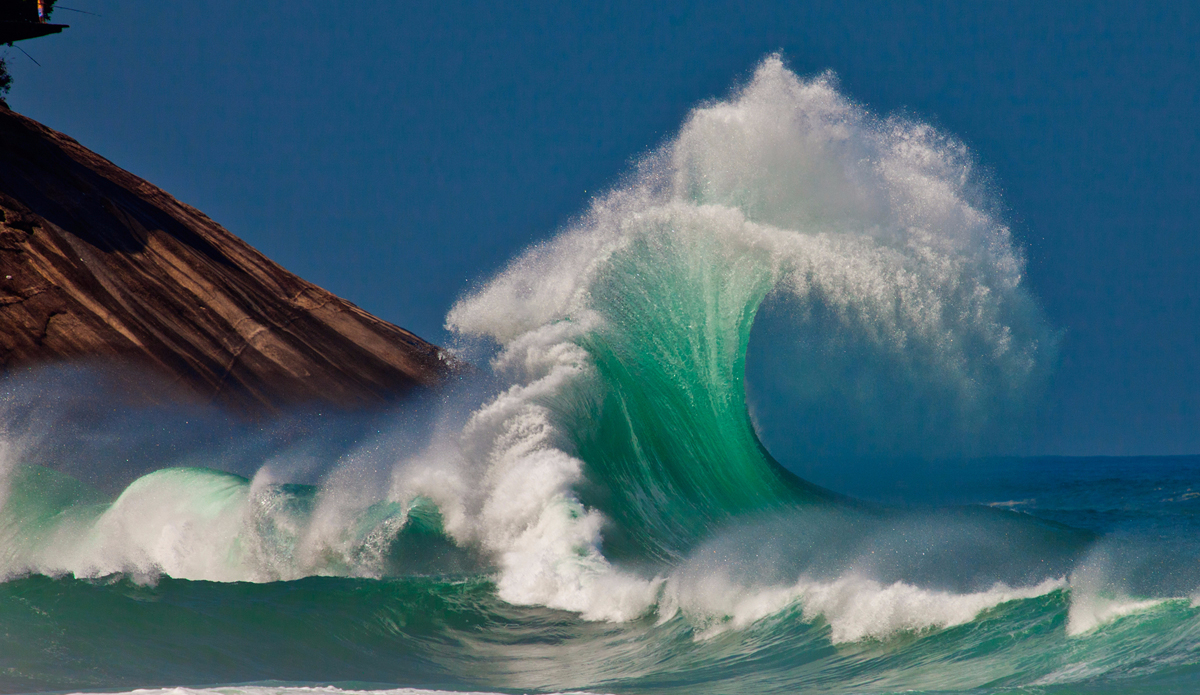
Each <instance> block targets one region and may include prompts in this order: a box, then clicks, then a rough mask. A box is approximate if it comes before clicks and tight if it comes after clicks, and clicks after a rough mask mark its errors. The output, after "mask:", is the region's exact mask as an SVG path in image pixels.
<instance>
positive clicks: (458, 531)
mask: <svg viewBox="0 0 1200 695" xmlns="http://www.w3.org/2000/svg"><path fill="white" fill-rule="evenodd" d="M986 199H987V197H986V195H985V192H984V191H982V190H981V188H980V186H979V183H978V177H977V176H976V174H975V173H974V172H973V167H972V162H971V160H970V157H969V155H968V153H967V152H966V150H965V148H963V147H962V146H961V144H959V143H956V142H954V141H953V140H951V139H949V138H947V137H945V136H943V135H941V134H939V133H937V132H935V131H934V130H932V129H930V128H929V127H927V126H924V125H922V124H919V123H913V122H910V121H906V120H903V119H887V120H884V119H878V118H876V117H874V116H872V115H870V114H869V113H867V112H866V111H864V110H863V109H861V108H860V107H858V106H856V105H855V104H853V103H851V102H850V101H849V100H847V99H846V98H845V97H844V96H842V95H841V94H839V93H838V92H837V90H836V88H835V85H834V83H833V81H832V78H830V77H828V76H823V77H819V78H816V79H813V80H802V79H800V78H798V77H796V76H795V75H793V74H792V73H791V72H789V71H788V70H787V69H786V68H785V67H784V66H783V64H782V62H781V61H780V60H779V59H778V58H774V57H772V58H768V59H767V60H765V61H764V62H763V64H762V65H760V66H759V68H758V70H757V71H756V72H755V74H754V76H753V77H752V79H751V80H750V81H749V82H748V83H747V84H746V85H745V86H744V87H743V88H741V89H740V90H738V91H737V92H736V93H735V94H734V95H733V96H731V97H730V98H729V99H727V100H724V101H719V102H713V103H710V104H707V105H704V106H702V107H700V108H698V109H696V110H695V111H694V112H693V113H692V114H691V115H690V116H689V118H688V120H687V122H686V123H685V124H684V126H683V127H682V129H681V131H680V133H679V134H678V136H677V137H675V138H674V139H672V140H671V141H670V142H668V143H666V144H664V145H663V146H662V147H661V148H659V149H658V150H657V151H655V152H653V153H651V154H650V155H648V156H647V157H646V158H644V159H643V161H642V162H641V163H640V164H639V165H638V167H637V168H636V170H635V171H634V172H633V173H631V174H630V176H629V177H628V178H627V179H626V180H625V181H624V182H623V183H622V184H621V185H620V186H618V187H616V188H615V189H614V190H612V191H611V192H609V193H608V194H606V195H604V196H601V197H599V198H597V199H596V200H594V201H593V202H592V205H591V207H590V208H589V209H588V210H587V211H586V212H585V213H584V214H583V215H582V216H581V217H580V218H579V219H578V220H577V221H575V222H574V223H573V224H572V225H570V226H569V227H568V228H566V229H565V230H564V231H563V232H562V233H561V234H559V235H558V236H556V237H555V238H553V239H551V240H550V241H547V242H546V243H544V244H542V245H539V246H537V247H535V248H532V249H530V250H529V251H527V252H526V253H525V254H523V255H522V256H520V257H519V258H517V259H516V260H514V261H513V263H512V264H511V265H510V266H509V267H508V268H506V269H505V270H504V271H503V272H502V273H500V274H499V275H498V276H496V277H495V278H493V279H491V280H490V281H488V282H486V283H484V284H483V285H481V286H480V287H479V288H478V289H477V290H476V291H475V292H473V293H471V294H470V295H468V296H466V297H464V298H463V299H462V300H461V301H460V302H459V303H458V304H456V305H455V307H454V308H453V309H452V311H451V312H450V314H449V316H448V318H447V324H448V326H449V327H450V328H451V329H452V330H454V331H455V332H456V333H457V334H458V335H459V336H461V337H462V339H463V341H464V344H466V343H471V342H473V341H482V342H485V343H490V344H491V347H492V348H493V349H492V352H491V359H490V363H489V367H490V374H489V375H488V377H489V378H488V380H487V383H486V384H485V385H484V386H480V387H479V388H478V389H473V388H466V389H464V390H463V391H462V392H460V393H455V394H451V395H450V396H448V397H447V399H446V401H445V402H444V403H442V404H441V413H442V414H441V416H440V419H439V420H438V421H437V422H435V423H432V424H430V423H422V424H418V425H413V424H412V423H408V422H405V421H404V420H403V418H401V420H400V421H398V422H396V423H390V424H389V423H373V424H372V426H370V427H363V428H360V429H362V430H364V431H365V430H374V431H375V432H376V433H375V435H373V436H364V437H358V438H357V442H356V444H355V445H354V446H350V447H347V449H346V450H345V451H340V452H337V453H336V454H332V455H330V454H328V453H325V450H324V449H322V448H321V447H320V446H317V442H316V441H315V440H317V439H320V438H322V437H324V435H325V434H327V433H326V432H318V433H317V434H315V435H309V439H310V440H313V441H306V440H305V438H304V437H300V438H299V439H300V441H294V440H292V441H287V442H286V443H284V444H279V445H276V444H270V445H263V446H260V445H258V444H255V445H254V446H251V443H253V441H254V440H255V436H254V435H252V434H250V433H244V432H243V433H239V434H236V435H235V436H233V437H231V439H233V440H235V442H236V443H237V445H238V447H241V448H242V449H243V450H249V451H253V452H257V453H256V454H255V456H257V458H255V457H254V456H252V457H250V459H251V462H250V463H249V464H247V463H246V456H244V455H239V456H238V457H234V456H232V455H231V454H230V453H229V452H228V451H223V450H221V449H219V448H218V449H212V448H197V449H192V450H187V451H182V452H177V453H175V454H173V455H172V456H167V457H163V458H162V459H151V460H149V461H145V460H143V461H136V462H133V463H130V464H129V469H130V470H134V469H136V470H138V471H142V470H149V471H151V472H149V473H146V474H144V475H142V474H140V473H139V475H138V476H137V477H136V479H134V480H133V481H132V482H131V483H130V484H129V485H127V486H125V487H123V488H122V489H121V490H120V491H119V494H117V495H116V496H115V497H113V496H108V495H105V494H104V493H103V492H101V491H98V490H95V489H91V488H89V487H88V486H86V485H83V484H81V483H79V482H78V481H76V480H74V479H72V478H70V477H69V476H64V475H61V474H60V473H57V472H55V470H54V469H55V468H56V462H55V461H54V460H52V457H48V456H45V455H43V454H41V453H40V452H41V451H42V448H41V447H42V444H43V442H39V441H32V442H22V441H20V439H21V438H20V436H17V435H19V434H20V433H14V431H13V425H12V424H11V423H12V422H15V420H13V419H12V418H10V423H9V427H8V432H7V433H6V435H7V439H6V440H5V441H6V443H10V444H11V443H13V442H16V443H17V444H20V446H16V445H14V446H16V448H12V449H10V450H9V451H8V453H7V455H6V456H5V460H4V461H3V462H2V464H3V465H0V470H3V471H4V486H5V492H6V497H5V501H4V507H3V508H2V509H0V543H2V544H3V545H2V547H0V563H2V564H0V574H3V576H4V577H5V578H6V579H7V580H8V581H6V582H5V583H4V584H3V585H2V586H3V590H4V593H3V594H2V595H0V606H2V607H3V609H4V610H7V611H9V612H10V619H11V621H12V624H14V625H21V626H22V627H20V628H19V631H24V632H23V634H26V635H29V636H33V637H36V638H37V639H39V640H42V642H37V641H36V640H34V641H32V642H29V644H43V645H50V644H51V643H53V645H52V647H53V648H51V647H46V648H45V649H42V648H40V647H31V648H30V649H26V650H25V651H22V649H23V647H22V644H23V642H22V640H21V639H20V638H17V639H14V640H10V644H9V645H8V647H9V648H11V651H10V652H9V653H11V654H17V655H18V656H15V657H10V662H9V663H8V666H7V667H8V668H10V669H11V670H10V671H9V672H8V673H9V674H10V675H9V676H6V677H8V678H9V680H8V681H4V682H5V683H6V684H16V685H9V686H7V687H8V689H16V688H17V687H21V688H24V687H26V686H25V685H21V684H23V683H32V684H46V685H47V687H49V685H51V684H53V685H57V686H59V687H81V686H82V685H94V686H96V687H123V686H126V685H129V686H133V685H163V684H170V683H178V682H179V680H177V679H185V680H186V681H187V682H198V683H211V682H236V681H244V680H250V679H254V678H257V677H260V676H263V675H265V676H268V677H271V678H278V679H281V680H288V681H316V682H333V681H337V682H350V681H362V680H369V681H378V682H381V683H395V684H404V685H423V686H430V687H455V688H461V687H494V688H535V689H544V688H548V687H551V688H563V689H567V688H606V687H612V688H619V689H626V690H631V689H632V690H647V691H653V690H671V689H679V688H684V687H686V688H689V689H690V690H696V689H705V688H707V689H708V690H710V691H715V692H720V691H722V689H724V690H737V691H753V690H758V691H780V690H782V691H787V690H789V689H795V688H809V689H818V690H828V691H846V690H853V689H859V690H863V689H866V690H875V691H881V690H886V689H911V688H929V689H933V688H938V689H946V688H984V687H998V688H1003V687H1009V686H1013V687H1018V686H1026V685H1031V684H1038V685H1039V686H1040V685H1045V686H1046V687H1051V686H1052V685H1053V684H1054V683H1058V682H1066V683H1070V682H1075V681H1078V680H1083V679H1096V678H1104V677H1107V676H1108V675H1110V674H1116V677H1117V678H1118V679H1119V678H1120V677H1122V676H1123V674H1125V673H1126V672H1130V673H1132V672H1133V671H1132V670H1130V669H1133V668H1134V667H1135V665H1136V663H1138V660H1139V659H1147V658H1154V659H1159V660H1160V661H1161V663H1166V664H1179V665H1181V668H1184V669H1185V670H1186V669H1187V668H1190V666H1189V664H1190V662H1188V657H1187V646H1186V644H1187V640H1188V639H1190V637H1189V636H1190V635H1192V634H1193V633H1194V631H1195V630H1196V625H1197V623H1196V608H1195V607H1194V606H1193V605H1192V604H1191V602H1190V600H1188V599H1185V598H1182V597H1181V595H1180V594H1179V593H1174V594H1171V595H1167V596H1153V597H1145V596H1139V597H1130V596H1126V595H1125V594H1123V593H1122V591H1121V587H1120V586H1117V585H1113V584H1112V583H1106V579H1105V578H1104V577H1100V578H1098V579H1097V578H1094V577H1091V575H1089V573H1088V572H1086V571H1085V570H1086V569H1087V568H1086V564H1087V562H1088V558H1089V557H1091V556H1090V555H1089V553H1094V552H1096V540H1095V536H1094V535H1093V534H1091V533H1089V532H1086V531H1079V530H1076V529H1074V528H1070V527H1069V526H1067V525H1065V524H1061V523H1055V522H1052V521H1045V520H1041V519H1038V518H1035V517H1033V516H1030V515H1027V514H1017V513H1014V512H1011V511H1005V510H1000V509H993V508H981V507H966V508H945V509H935V510H898V509H889V508H883V507H876V506H872V505H867V504H862V503H858V502H855V501H852V500H849V499H847V498H843V497H840V496H838V495H837V494H835V493H833V492H830V491H827V490H824V489H821V488H820V487H817V486H815V485H812V484H810V483H808V482H806V481H804V480H801V479H800V478H798V477H796V476H795V475H793V474H792V473H790V472H788V470H787V469H785V468H784V467H783V466H781V465H780V464H779V463H777V462H776V461H775V460H774V458H773V457H772V455H771V454H769V453H768V452H767V446H764V444H763V441H765V442H766V443H767V445H768V446H770V447H771V448H772V450H773V451H776V452H779V456H780V458H781V459H782V460H784V461H786V462H788V463H789V464H793V463H796V462H803V461H804V460H806V459H811V458H816V457H822V456H845V455H863V454H873V455H882V454H894V455H911V454H913V453H914V452H915V453H925V454H937V455H941V456H948V455H958V456H961V455H967V454H973V453H979V451H980V447H982V448H983V450H985V451H986V450H987V447H989V446H994V445H995V444H996V443H997V442H1001V441H1003V440H1004V438H1005V437H1006V436H1010V435H1011V434H1012V431H1011V425H1012V424H1013V423H1014V422H1019V421H1020V419H1021V418H1022V417H1024V416H1025V415H1026V405H1027V403H1028V401H1029V397H1030V396H1031V395H1033V394H1036V391H1037V389H1038V386H1039V382H1040V380H1041V378H1042V376H1043V375H1044V372H1045V369H1046V368H1047V364H1048V363H1050V362H1051V361H1052V360H1053V353H1054V344H1055V339H1056V336H1055V334H1054V332H1053V331H1052V330H1051V329H1050V327H1049V326H1048V324H1047V322H1046V321H1045V319H1044V317H1043V316H1042V315H1041V313H1040V312H1039V311H1038V309H1037V306H1036V303H1035V302H1034V301H1033V299H1032V298H1031V297H1030V296H1029V294H1028V292H1027V291H1026V290H1025V289H1024V286H1023V285H1022V282H1021V279H1022V260H1021V256H1020V253H1019V251H1018V249H1017V248H1016V247H1015V245H1014V244H1013V242H1012V240H1011V238H1010V234H1009V230H1008V229H1007V228H1006V227H1005V226H1004V225H1003V224H1002V223H1001V222H1000V221H999V220H998V218H997V217H996V216H995V215H994V214H992V213H991V212H990V211H989V209H988V207H987V204H986ZM747 374H749V375H751V377H753V379H754V380H757V381H753V383H750V384H749V385H748V384H747V379H748V377H747ZM38 386H39V384H38V382H37V381H36V380H35V381H34V382H31V384H30V385H27V386H26V387H25V388H29V389H34V390H36V388H37V387H38ZM748 390H749V391H750V392H751V393H752V394H756V393H757V394H760V395H761V394H763V393H766V394H767V395H768V396H770V397H768V398H763V399H761V400H760V401H751V402H750V403H749V404H748V403H747V396H746V394H747V391H748ZM481 392H482V393H483V395H482V396H481V395H480V393H481ZM772 404H774V406H772ZM779 404H783V405H782V406H780V405H779ZM772 407H774V408H775V409H774V410H773V411H772ZM375 424H379V425H380V426H379V427H378V428H376V427H375ZM70 426H71V425H70V423H67V424H66V425H62V427H70ZM201 426H204V425H203V424H202V425H201ZM135 429H136V428H135ZM285 429H286V427H285ZM347 429H348V427H347ZM797 432H798V433H800V435H799V436H796V434H795V433H797ZM760 434H761V435H762V437H763V441H760ZM54 435H55V432H53V431H52V432H51V433H50V434H49V435H48V436H50V437H53V436H54ZM356 437H357V435H356ZM43 441H44V440H43ZM235 448H237V447H235ZM87 451H88V450H87V449H86V447H85V449H84V452H85V453H87ZM312 451H317V452H319V455H317V456H315V457H314V456H313V455H311V452H312ZM314 458H315V459H316V460H315V462H314ZM235 459H236V461H237V462H236V463H235ZM1184 583H1186V582H1184ZM1181 585H1182V584H1181ZM1176 588H1177V587H1176ZM1185 591H1186V589H1185ZM56 606H58V607H64V608H62V610H57V609H56ZM262 606H269V607H271V608H270V610H268V611H265V612H264V610H263V609H262ZM106 615H107V616H118V617H117V618H116V619H115V620H114V621H113V629H114V630H115V631H116V634H117V637H116V638H115V640H114V641H113V642H112V643H106V644H103V645H96V644H94V643H93V641H90V640H88V639H86V638H85V637H83V636H84V635H87V634H88V632H89V630H92V631H94V629H95V628H94V625H95V624H96V623H97V622H102V621H103V620H104V618H103V616H106ZM156 615H157V616H169V617H168V618H165V619H159V618H152V617H151V616H156ZM1130 616H1132V617H1130ZM164 620H165V622H164ZM171 621H176V622H178V624H180V625H182V626H184V627H182V628H181V631H178V632H177V631H174V630H173V629H172V628H170V627H169V625H170V623H171ZM1106 628H1107V629H1108V632H1105V634H1104V636H1102V637H1095V638H1093V637H1090V636H1091V635H1094V633H1095V632H1096V631H1098V630H1099V631H1104V630H1105V629H1106ZM285 633H286V635H287V636H288V639H284V638H282V637H281V635H283V634H285ZM1068 634H1070V635H1075V636H1076V637H1078V641H1076V642H1070V641H1068V640H1067V635H1068ZM1014 635H1017V636H1019V637H1020V639H1016V638H1014ZM6 639H7V638H6ZM173 639H174V640H182V641H183V642H184V643H187V644H190V645H193V646H195V647H196V648H198V649H200V650H201V652H202V654H203V655H202V656H200V657H195V658H193V657H190V656H183V655H181V654H178V653H174V652H172V648H171V647H170V642H171V640H173ZM139 643H141V644H146V645H152V648H144V647H143V648H141V649H142V650H143V652H144V653H145V654H146V656H145V657H144V658H143V659H142V660H138V659H136V658H134V659H130V658H126V657H125V656H123V655H126V654H134V653H136V652H137V651H138V649H139V647H137V646H136V645H138V644H139ZM126 644H128V645H131V646H129V647H128V648H126V647H125V646H123V645H126ZM164 644H165V645H166V646H163V645H164ZM1130 644H1136V646H1135V647H1133V648H1130V647H1129V645H1130ZM54 649H58V650H59V652H60V653H63V654H66V655H68V656H69V657H70V658H69V659H68V661H67V662H66V663H69V664H71V665H70V667H69V668H68V669H66V671H64V672H62V673H63V675H55V673H56V672H55V670H54V668H55V667H54V666H53V665H52V662H51V661H48V660H47V658H46V657H45V654H49V653H52V652H53V651H54ZM1088 650H1092V651H1093V653H1094V655H1095V656H1096V658H1097V659H1099V660H1100V661H1101V662H1103V664H1104V665H1103V666H1102V667H1100V668H1099V670H1091V671H1072V669H1073V668H1075V666H1076V665H1077V663H1078V659H1079V653H1080V652H1081V651H1083V652H1087V651H1088ZM0 658H3V657H0ZM60 661H61V660H60ZM964 662H966V663H968V664H969V667H963V666H962V665H961V664H962V663H964ZM162 664H168V665H169V666H170V668H169V669H168V671H167V672H157V671H156V670H155V669H156V668H159V667H160V666H161V665H162ZM12 674H16V675H12ZM97 674H98V675H97ZM172 674H174V675H172ZM93 677H94V680H89V678H93ZM172 678H175V679H176V680H172ZM21 679H25V680H21ZM701 685H703V687H701Z"/></svg>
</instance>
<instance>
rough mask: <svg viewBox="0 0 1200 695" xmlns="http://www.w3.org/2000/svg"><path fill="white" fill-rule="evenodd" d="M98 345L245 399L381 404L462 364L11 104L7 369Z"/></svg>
mask: <svg viewBox="0 0 1200 695" xmlns="http://www.w3.org/2000/svg"><path fill="white" fill-rule="evenodd" d="M0 103H2V102H0ZM86 358H92V359H93V361H94V360H95V359H99V360H101V361H105V362H113V363H124V364H134V365H139V366H140V365H144V366H145V367H148V368H150V369H152V370H153V371H156V372H158V373H159V374H161V375H163V376H165V377H166V378H167V379H168V380H170V381H173V382H176V383H180V384H184V385H186V386H187V387H189V388H190V390H191V391H192V392H194V393H195V394H198V395H199V396H200V397H201V398H204V399H207V400H212V401H216V402H219V403H222V404H224V405H227V406H231V407H233V408H235V409H238V410H242V411H246V412H262V411H264V410H267V411H270V410H276V409H279V408H282V407H285V406H289V405H293V404H299V403H308V402H314V403H331V404H336V405H339V406H346V407H361V406H371V405H378V404H382V403H384V402H386V401H388V400H390V399H392V398H394V397H395V396H397V395H399V394H402V393H405V392H407V391H409V390H411V389H413V388H414V387H428V386H433V385H435V384H437V383H439V382H440V381H441V380H443V379H444V378H446V376H447V375H448V373H449V371H450V370H449V364H448V362H447V360H446V359H445V356H444V354H443V353H442V352H441V351H440V350H439V349H438V348H437V347H435V346H434V345H431V344H429V343H427V342H425V341H423V340H421V339H420V338H418V337H416V336H415V335H413V334H412V333H409V332H408V331H405V330H403V329H401V328H398V327H396V326H393V325H392V324H389V323H387V322H385V321H382V320H380V319H378V318H375V317H374V316H371V315H370V314H368V313H366V312H365V311H363V310H361V309H359V308H358V307H356V306H354V305H353V304H351V303H350V302H347V301H345V300H343V299H339V298H338V297H336V296H334V295H332V294H330V293H329V292H326V291H325V290H323V289H321V288H320V287H317V286H316V285H313V284H311V283H308V282H305V281H304V280H301V279H300V278H298V277H296V276H295V275H292V274H291V273H289V272H287V271H286V270H284V269H283V268H281V267H280V266H278V265H276V264H275V263H273V262H271V261H270V260H268V259H267V258H266V257H265V256H263V255H262V254H261V253H259V252H258V251H256V250H254V249H253V248H251V247H250V246H249V245H248V244H246V243H245V242H243V241H242V240H240V239H238V238H237V237H235V236H233V235H232V234H230V233H229V232H228V231H226V230H225V229H224V228H222V227H221V226H220V225H218V224H217V223H215V222H213V221H212V220H211V219H209V218H208V217H207V216H205V215H204V214H203V213H202V212H200V211H199V210H197V209H195V208H193V207H191V206H188V205H185V204H183V203H181V202H179V201H178V200H176V199H175V198H173V197H171V196H170V195H168V194H167V193H165V192H164V191H162V190H161V189H159V188H157V187H156V186H154V185H152V184H150V183H148V182H146V181H144V180H142V179H140V178H138V177H136V176H134V175H132V174H130V173H129V172H127V171H124V170H122V169H120V168H119V167H117V166H115V165H114V164H112V163H111V162H109V161H108V160H106V159H104V158H103V157H100V156H99V155H97V154H95V153H93V152H91V151H89V150H87V149H86V148H84V147H83V146H81V145H80V144H79V143H78V142H76V141H75V140H73V139H71V138H69V137H67V136H65V135H63V134H61V133H58V132H56V131H54V130H51V129H50V128H47V127H45V126H43V125H41V124H40V123H37V122H36V121H33V120H31V119H29V118H26V117H24V116H21V115H20V114H17V113H15V112H13V111H11V110H9V109H8V108H7V107H5V106H0V371H4V372H12V371H13V370H14V369H17V368H24V367H27V366H32V365H37V364H41V363H48V362H54V361H63V360H75V359H86ZM139 368H140V367H139Z"/></svg>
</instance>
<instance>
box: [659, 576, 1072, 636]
mask: <svg viewBox="0 0 1200 695" xmlns="http://www.w3.org/2000/svg"><path fill="white" fill-rule="evenodd" d="M1066 585H1067V584H1066V581H1065V580H1064V579H1047V580H1045V581H1043V582H1041V583H1039V584H1037V585H1035V586H1029V587H1016V588H1014V587H1010V586H1007V585H1005V584H1002V583H998V584H996V585H995V586H993V587H992V588H990V589H988V590H986V591H978V592H972V593H967V594H955V593H952V592H948V591H938V590H931V589H925V588H921V587H918V586H914V585H912V584H908V583H905V582H894V583H892V584H883V583H881V582H879V581H876V580H874V579H868V578H866V577H861V576H856V575H851V576H846V577H841V578H839V579H836V580H834V581H831V582H823V581H813V580H809V579H801V580H800V581H798V582H796V583H795V584H793V585H792V586H789V587H779V588H773V589H768V590H762V591H758V592H744V591H742V590H741V589H739V588H738V587H736V586H734V585H732V584H731V583H730V582H729V581H728V580H727V579H726V578H724V577H720V576H711V577H709V578H707V579H705V580H702V581H700V582H698V583H696V584H694V585H692V586H689V587H688V588H687V589H686V591H684V592H682V595H677V596H675V597H674V601H675V602H676V603H677V604H678V605H679V606H680V607H681V609H682V610H683V611H684V612H685V613H698V614H700V615H701V616H704V615H707V616H716V617H715V618H714V617H709V618H708V619H707V620H705V619H704V618H703V617H701V618H700V621H699V622H701V624H704V623H707V625H706V626H705V627H704V628H703V629H702V630H701V631H700V633H699V635H700V637H701V638H702V639H705V638H710V637H713V636H715V635H717V634H720V633H722V632H725V631H727V630H731V629H733V630H738V629H744V628H746V627H749V626H750V625H751V624H753V623H756V622H758V621H759V620H762V619H764V618H767V617H769V616H772V615H775V614H778V613H780V612H782V611H784V610H785V609H787V608H789V607H791V606H798V607H799V608H800V609H801V612H802V615H803V618H804V620H806V621H809V622H816V621H819V620H824V621H825V622H827V623H828V624H829V627H830V638H831V639H832V641H833V643H834V644H842V643H847V642H859V641H862V640H869V639H873V640H882V639H886V638H889V637H892V636H894V635H896V634H899V633H904V632H922V631H926V630H931V629H941V628H947V627H953V626H955V625H964V624H966V623H969V622H971V621H973V620H975V619H976V618H978V617H979V615H980V614H981V613H983V612H984V611H986V610H988V609H991V608H995V607H997V606H999V605H1001V604H1004V603H1008V602H1009V601H1017V600H1021V599H1029V598H1036V597H1038V596H1044V595H1046V594H1049V593H1052V592H1054V591H1059V590H1062V589H1063V588H1065V587H1066Z"/></svg>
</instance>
